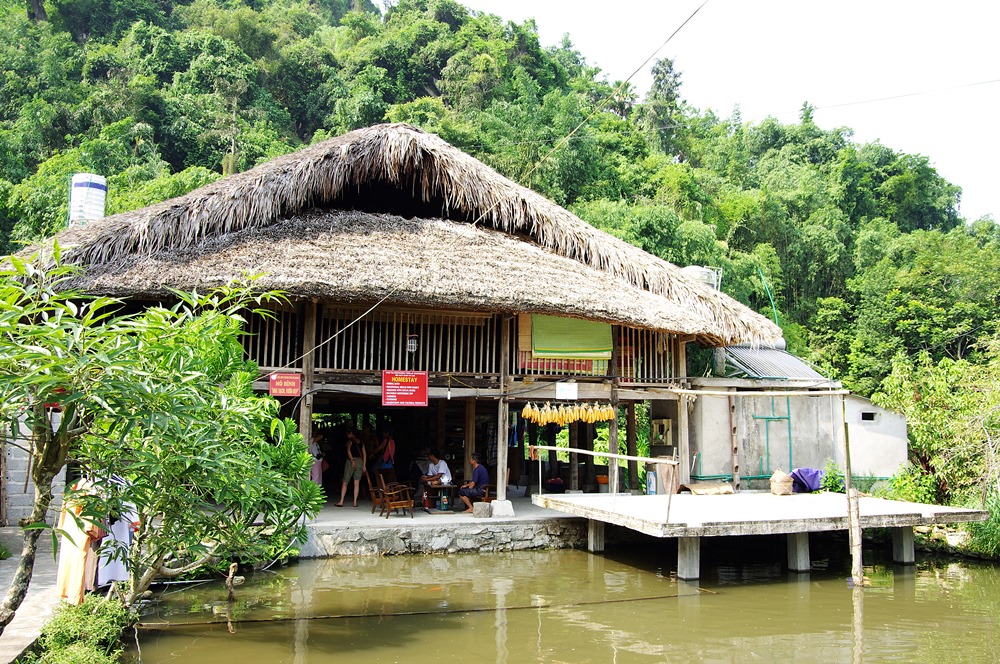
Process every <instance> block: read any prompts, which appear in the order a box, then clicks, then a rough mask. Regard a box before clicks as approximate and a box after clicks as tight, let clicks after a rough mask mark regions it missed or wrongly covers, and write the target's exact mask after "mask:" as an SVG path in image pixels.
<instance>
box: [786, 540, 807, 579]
mask: <svg viewBox="0 0 1000 664" xmlns="http://www.w3.org/2000/svg"><path fill="white" fill-rule="evenodd" d="M786 537H787V538H788V569H789V570H791V571H793V572H808V571H809V567H810V562H809V533H788V535H786Z"/></svg>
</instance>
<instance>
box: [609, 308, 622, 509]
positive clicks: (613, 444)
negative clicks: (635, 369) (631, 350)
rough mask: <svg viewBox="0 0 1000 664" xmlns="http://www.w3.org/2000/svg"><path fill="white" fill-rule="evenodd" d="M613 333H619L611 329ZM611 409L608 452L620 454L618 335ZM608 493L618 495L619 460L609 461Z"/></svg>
mask: <svg viewBox="0 0 1000 664" xmlns="http://www.w3.org/2000/svg"><path fill="white" fill-rule="evenodd" d="M611 329H612V332H615V331H617V329H616V328H614V327H613V328H611ZM611 341H612V343H611V407H612V408H614V410H615V416H614V417H612V418H611V421H610V422H608V452H610V453H612V454H618V452H619V449H618V383H619V378H618V375H619V373H620V372H619V371H618V353H619V349H618V346H619V343H618V335H617V334H613V335H612V338H611ZM608 493H611V494H614V493H618V459H611V458H609V459H608Z"/></svg>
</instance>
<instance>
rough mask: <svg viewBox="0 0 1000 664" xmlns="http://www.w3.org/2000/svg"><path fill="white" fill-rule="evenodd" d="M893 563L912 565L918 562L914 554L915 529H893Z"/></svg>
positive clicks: (908, 527)
mask: <svg viewBox="0 0 1000 664" xmlns="http://www.w3.org/2000/svg"><path fill="white" fill-rule="evenodd" d="M892 562H894V563H900V564H903V565H912V564H913V563H914V562H916V555H915V554H914V553H913V527H912V526H901V527H898V528H893V529H892Z"/></svg>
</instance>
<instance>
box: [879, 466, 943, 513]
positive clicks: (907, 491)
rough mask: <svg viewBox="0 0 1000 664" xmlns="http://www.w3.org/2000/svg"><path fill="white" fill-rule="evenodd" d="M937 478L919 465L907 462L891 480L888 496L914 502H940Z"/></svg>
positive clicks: (887, 491)
mask: <svg viewBox="0 0 1000 664" xmlns="http://www.w3.org/2000/svg"><path fill="white" fill-rule="evenodd" d="M937 491H938V486H937V479H936V478H935V477H934V475H931V474H930V473H928V472H926V471H925V470H924V469H923V468H921V467H919V466H914V465H912V464H907V465H906V466H904V467H903V468H901V469H900V471H899V472H898V473H896V474H895V475H893V476H892V479H891V480H889V486H888V487H887V490H886V492H885V493H886V497H888V498H892V499H893V500H906V501H909V502H912V503H925V504H934V503H937V502H938V495H937Z"/></svg>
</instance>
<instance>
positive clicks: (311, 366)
mask: <svg viewBox="0 0 1000 664" xmlns="http://www.w3.org/2000/svg"><path fill="white" fill-rule="evenodd" d="M316 308H317V307H316V301H315V300H309V301H308V302H303V303H302V307H301V313H302V316H301V318H302V321H303V322H302V394H303V397H302V402H301V403H300V404H299V432H300V433H301V434H302V436H303V437H304V438H305V441H306V444H307V445H308V444H310V443H312V416H313V395H312V394H310V391H311V390H312V388H313V381H314V380H315V377H316Z"/></svg>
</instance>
